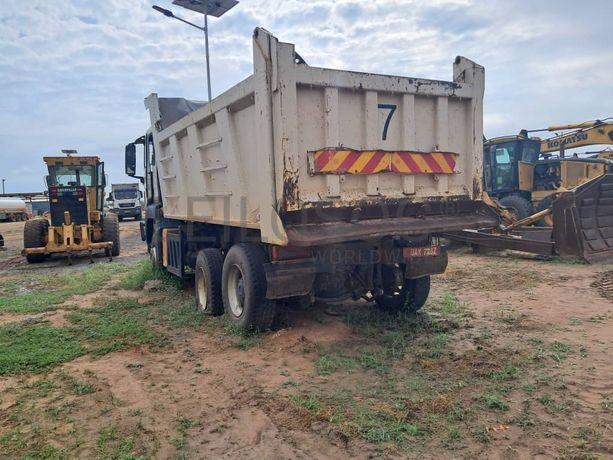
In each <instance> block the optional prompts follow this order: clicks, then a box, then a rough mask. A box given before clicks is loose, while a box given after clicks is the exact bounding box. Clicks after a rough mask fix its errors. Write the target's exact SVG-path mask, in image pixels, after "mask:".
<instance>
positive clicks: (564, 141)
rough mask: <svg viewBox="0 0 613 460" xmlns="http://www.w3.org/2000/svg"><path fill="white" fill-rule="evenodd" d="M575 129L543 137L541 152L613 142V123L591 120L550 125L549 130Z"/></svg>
mask: <svg viewBox="0 0 613 460" xmlns="http://www.w3.org/2000/svg"><path fill="white" fill-rule="evenodd" d="M567 129H575V131H571V132H569V133H564V134H560V135H558V136H554V137H550V138H548V139H543V140H542V141H541V154H543V153H549V152H557V151H560V150H561V151H564V150H568V149H574V148H576V147H584V146H586V145H601V144H603V145H605V144H613V123H610V122H599V121H595V122H594V121H590V122H585V123H579V124H575V125H560V126H550V127H549V128H547V130H548V131H562V130H567Z"/></svg>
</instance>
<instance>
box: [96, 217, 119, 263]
mask: <svg viewBox="0 0 613 460" xmlns="http://www.w3.org/2000/svg"><path fill="white" fill-rule="evenodd" d="M100 226H101V227H102V241H112V242H113V247H112V248H111V249H105V250H104V252H105V254H106V255H107V256H109V255H111V256H113V257H117V256H118V255H119V253H120V250H121V246H120V242H119V221H118V220H117V214H113V213H112V212H109V213H107V214H105V215H104V216H102V220H101V221H100Z"/></svg>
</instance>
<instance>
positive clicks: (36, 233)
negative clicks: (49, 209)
mask: <svg viewBox="0 0 613 460" xmlns="http://www.w3.org/2000/svg"><path fill="white" fill-rule="evenodd" d="M48 234H49V221H47V220H45V219H34V220H28V221H26V224H25V226H24V227H23V247H24V248H26V249H27V248H40V247H43V246H46V245H47V237H48ZM26 260H27V261H28V263H36V262H42V261H43V260H45V254H44V253H43V254H28V255H26Z"/></svg>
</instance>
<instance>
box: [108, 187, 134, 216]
mask: <svg viewBox="0 0 613 460" xmlns="http://www.w3.org/2000/svg"><path fill="white" fill-rule="evenodd" d="M109 198H110V203H109V204H111V206H110V210H111V211H112V212H114V213H115V214H117V216H118V217H119V218H120V219H123V218H124V217H134V218H135V219H137V220H140V218H141V216H142V200H141V191H140V188H139V184H138V183H130V184H112V185H111V194H110V195H109Z"/></svg>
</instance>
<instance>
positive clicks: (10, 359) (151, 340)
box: [0, 300, 165, 374]
mask: <svg viewBox="0 0 613 460" xmlns="http://www.w3.org/2000/svg"><path fill="white" fill-rule="evenodd" d="M146 308H148V306H147V305H141V304H139V303H138V302H136V301H133V300H115V301H113V302H111V303H109V304H108V305H107V306H105V307H101V308H95V309H88V310H79V311H75V312H72V313H71V314H69V315H68V319H69V321H70V322H71V323H72V324H71V326H67V327H52V326H50V323H49V322H47V321H31V320H30V321H24V322H21V323H11V324H8V325H6V326H3V327H0V374H11V373H16V372H26V371H28V372H40V371H42V370H44V369H46V368H48V367H49V366H52V365H55V364H59V363H63V362H66V361H71V360H73V359H75V358H77V357H79V356H82V355H85V354H87V353H93V354H96V355H103V354H106V353H109V352H112V351H117V350H123V349H125V348H129V347H133V346H145V345H147V346H156V345H161V344H163V343H164V340H165V338H164V336H163V335H162V334H160V333H158V332H155V331H153V330H152V329H151V328H150V327H149V326H148V325H147V323H146V322H145V321H144V320H143V319H142V316H141V317H139V313H141V312H142V311H143V310H144V309H146Z"/></svg>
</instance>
